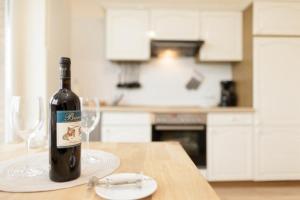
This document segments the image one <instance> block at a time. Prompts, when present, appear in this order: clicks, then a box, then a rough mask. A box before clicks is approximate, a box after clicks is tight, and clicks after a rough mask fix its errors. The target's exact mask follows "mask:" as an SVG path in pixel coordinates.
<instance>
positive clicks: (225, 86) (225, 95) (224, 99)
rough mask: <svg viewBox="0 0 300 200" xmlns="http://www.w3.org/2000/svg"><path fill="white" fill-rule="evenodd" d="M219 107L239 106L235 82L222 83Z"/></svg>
mask: <svg viewBox="0 0 300 200" xmlns="http://www.w3.org/2000/svg"><path fill="white" fill-rule="evenodd" d="M219 106H221V107H232V106H237V95H236V91H235V82H234V81H221V100H220V103H219Z"/></svg>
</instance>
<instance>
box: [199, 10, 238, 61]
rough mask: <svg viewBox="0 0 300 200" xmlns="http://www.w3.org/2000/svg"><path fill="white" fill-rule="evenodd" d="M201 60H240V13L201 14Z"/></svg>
mask: <svg viewBox="0 0 300 200" xmlns="http://www.w3.org/2000/svg"><path fill="white" fill-rule="evenodd" d="M200 38H201V39H203V40H204V44H203V46H202V47H201V49H200V60H201V61H241V60H242V57H243V55H242V46H243V45H242V13H241V12H204V13H202V14H201V29H200Z"/></svg>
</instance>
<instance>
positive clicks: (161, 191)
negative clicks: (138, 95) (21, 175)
mask: <svg viewBox="0 0 300 200" xmlns="http://www.w3.org/2000/svg"><path fill="white" fill-rule="evenodd" d="M21 147H22V146H20V145H18V148H13V147H11V146H0V150H1V156H0V160H4V159H9V158H11V157H12V156H17V155H20V154H22V153H23V154H24V152H25V151H24V147H22V148H21ZM91 148H93V149H101V150H103V151H107V152H111V153H114V154H116V155H117V156H119V157H120V158H121V166H120V168H119V169H118V170H117V172H143V173H144V174H145V175H148V176H151V177H153V178H154V179H155V180H156V181H157V183H158V189H157V191H156V192H155V193H154V194H153V196H151V197H148V198H146V200H150V199H151V200H168V199H172V200H182V199H191V200H193V199H195V200H198V199H201V200H220V199H219V197H218V196H217V195H216V193H215V191H214V190H213V189H212V187H211V186H210V185H209V184H208V182H207V181H206V180H205V179H204V178H203V177H202V176H201V175H200V172H199V170H198V169H197V167H196V166H195V165H194V163H193V162H192V160H191V159H190V158H189V157H188V155H187V154H186V153H185V151H184V150H183V148H182V147H181V146H180V144H179V143H176V142H168V143H166V142H156V143H134V144H133V143H127V144H126V143H123V144H119V143H100V142H95V143H91ZM0 199H18V200H25V199H26V200H27V199H33V200H35V199H36V200H40V199H43V200H53V199H72V200H77V199H89V200H91V199H101V198H100V197H98V196H97V195H96V194H95V192H94V191H91V190H88V189H87V186H86V185H81V186H77V187H73V188H69V189H62V190H56V191H50V192H37V193H7V192H0Z"/></svg>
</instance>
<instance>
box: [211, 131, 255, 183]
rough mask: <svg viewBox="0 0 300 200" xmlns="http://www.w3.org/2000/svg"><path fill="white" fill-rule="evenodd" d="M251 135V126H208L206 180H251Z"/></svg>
mask: <svg viewBox="0 0 300 200" xmlns="http://www.w3.org/2000/svg"><path fill="white" fill-rule="evenodd" d="M252 136H253V134H252V127H251V126H234V127H226V126H224V127H223V126H218V127H208V130H207V148H208V149H207V161H208V162H207V176H208V180H210V181H230V180H251V179H252V141H253V139H252V138H253V137H252Z"/></svg>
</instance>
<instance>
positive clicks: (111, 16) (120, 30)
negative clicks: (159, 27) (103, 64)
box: [106, 9, 150, 60]
mask: <svg viewBox="0 0 300 200" xmlns="http://www.w3.org/2000/svg"><path fill="white" fill-rule="evenodd" d="M148 31H149V12H148V11H146V10H126V9H124V10H118V9H114V10H108V11H107V15H106V57H107V59H110V60H148V59H149V58H150V39H149V37H148V36H147V33H148Z"/></svg>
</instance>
